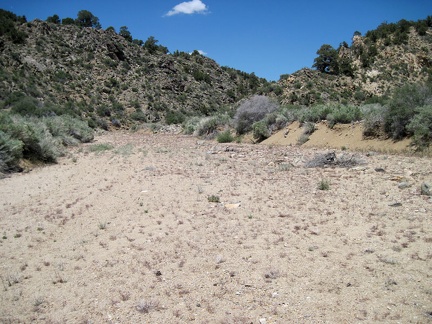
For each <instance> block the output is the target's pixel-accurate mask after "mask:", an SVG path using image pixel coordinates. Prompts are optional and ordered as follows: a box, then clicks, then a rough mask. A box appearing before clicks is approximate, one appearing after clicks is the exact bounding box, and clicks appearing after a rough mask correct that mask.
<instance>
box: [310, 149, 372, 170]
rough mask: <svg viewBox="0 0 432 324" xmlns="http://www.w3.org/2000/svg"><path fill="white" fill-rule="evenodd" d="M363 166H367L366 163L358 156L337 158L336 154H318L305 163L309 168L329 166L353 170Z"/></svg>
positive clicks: (347, 155)
mask: <svg viewBox="0 0 432 324" xmlns="http://www.w3.org/2000/svg"><path fill="white" fill-rule="evenodd" d="M362 164H366V162H365V161H364V160H363V159H362V158H361V157H360V156H359V155H357V154H349V153H344V154H342V155H340V156H336V153H334V152H328V153H320V154H316V155H315V156H314V157H313V158H312V159H310V160H308V161H307V162H306V163H305V165H306V167H307V168H318V167H320V168H323V167H329V166H334V167H336V166H337V167H342V168H351V167H354V166H357V165H362Z"/></svg>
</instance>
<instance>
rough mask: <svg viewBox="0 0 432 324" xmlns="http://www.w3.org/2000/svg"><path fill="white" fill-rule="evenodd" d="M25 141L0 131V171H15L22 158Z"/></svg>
mask: <svg viewBox="0 0 432 324" xmlns="http://www.w3.org/2000/svg"><path fill="white" fill-rule="evenodd" d="M22 148H23V142H21V141H20V140H17V139H14V138H12V137H11V136H10V135H8V134H6V133H4V132H2V131H0V172H9V171H13V170H15V169H16V168H17V167H18V163H19V160H20V159H21V158H22Z"/></svg>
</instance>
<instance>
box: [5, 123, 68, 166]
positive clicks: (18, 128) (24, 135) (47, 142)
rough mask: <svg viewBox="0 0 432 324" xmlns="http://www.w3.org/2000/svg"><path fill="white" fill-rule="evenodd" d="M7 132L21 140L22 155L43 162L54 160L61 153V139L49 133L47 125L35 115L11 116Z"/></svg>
mask: <svg viewBox="0 0 432 324" xmlns="http://www.w3.org/2000/svg"><path fill="white" fill-rule="evenodd" d="M11 119H12V125H10V127H9V128H8V131H7V132H8V133H9V134H10V135H11V136H12V137H14V138H16V139H18V140H20V141H22V142H23V157H24V158H29V159H34V160H40V161H43V162H56V161H57V158H58V157H59V156H61V155H62V154H63V149H62V145H61V140H60V139H56V138H54V137H53V136H52V134H51V133H50V131H49V129H48V127H47V125H46V124H45V123H44V122H43V121H42V120H39V119H38V118H35V117H22V116H19V115H13V116H11Z"/></svg>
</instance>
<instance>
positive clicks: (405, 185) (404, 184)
mask: <svg viewBox="0 0 432 324" xmlns="http://www.w3.org/2000/svg"><path fill="white" fill-rule="evenodd" d="M409 187H411V184H410V183H409V182H406V181H403V182H401V183H399V184H398V188H399V189H406V188H409Z"/></svg>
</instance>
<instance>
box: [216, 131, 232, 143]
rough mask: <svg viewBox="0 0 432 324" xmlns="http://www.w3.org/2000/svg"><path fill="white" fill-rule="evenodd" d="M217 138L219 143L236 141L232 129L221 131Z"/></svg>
mask: <svg viewBox="0 0 432 324" xmlns="http://www.w3.org/2000/svg"><path fill="white" fill-rule="evenodd" d="M216 140H217V141H218V142H219V143H231V142H232V141H234V137H233V136H232V134H231V131H230V130H226V131H224V132H221V133H219V134H218V135H217V137H216Z"/></svg>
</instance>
